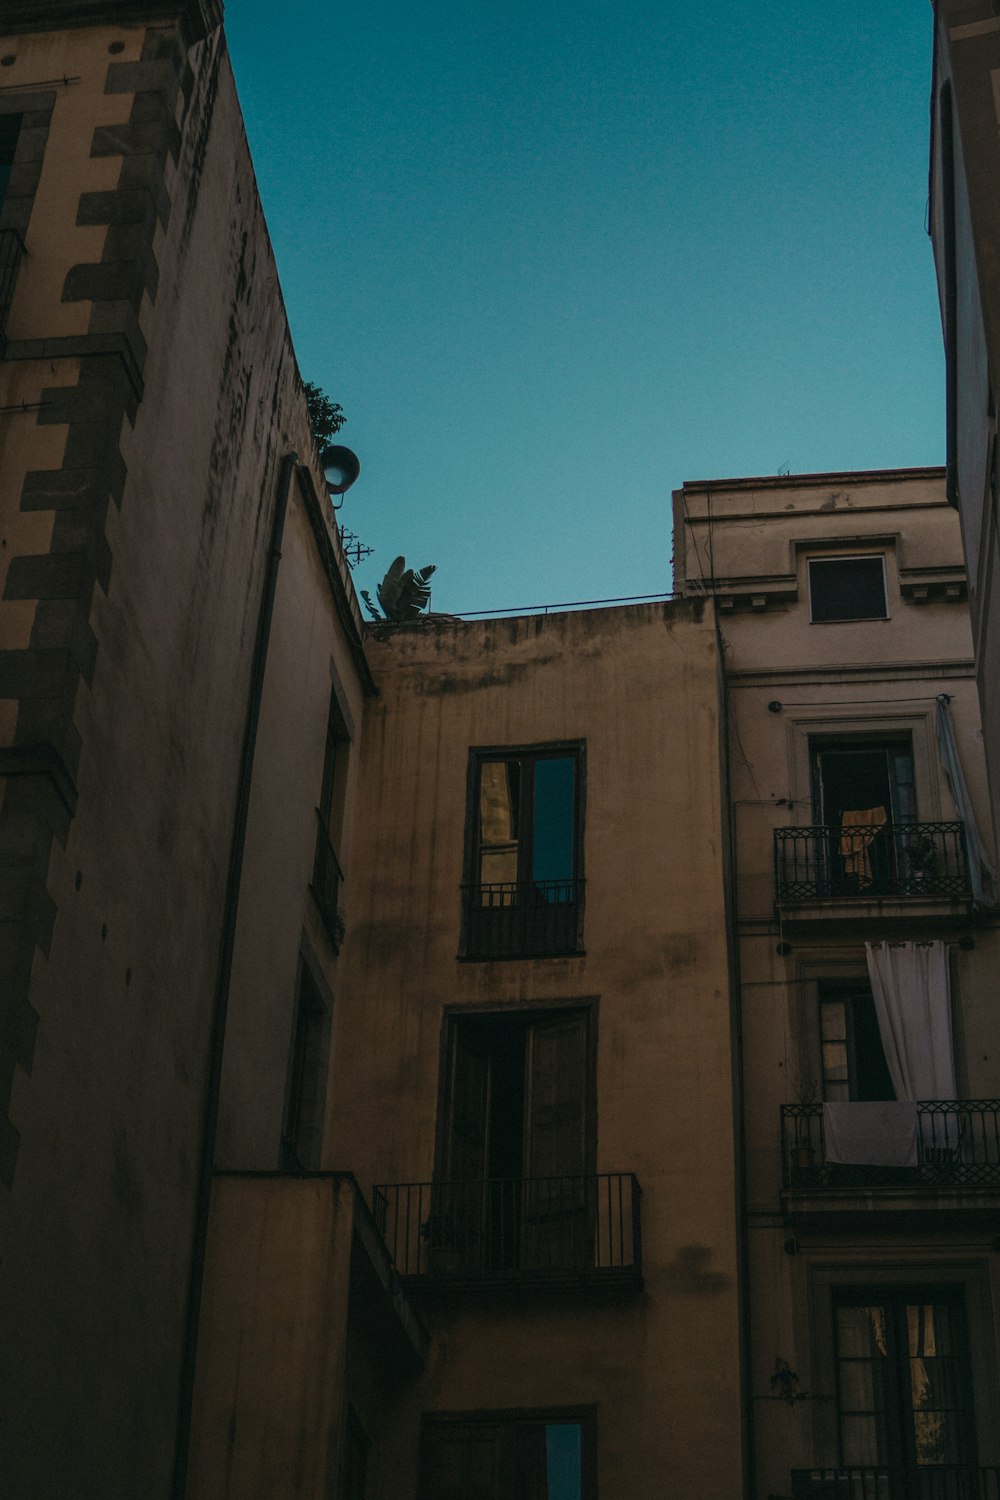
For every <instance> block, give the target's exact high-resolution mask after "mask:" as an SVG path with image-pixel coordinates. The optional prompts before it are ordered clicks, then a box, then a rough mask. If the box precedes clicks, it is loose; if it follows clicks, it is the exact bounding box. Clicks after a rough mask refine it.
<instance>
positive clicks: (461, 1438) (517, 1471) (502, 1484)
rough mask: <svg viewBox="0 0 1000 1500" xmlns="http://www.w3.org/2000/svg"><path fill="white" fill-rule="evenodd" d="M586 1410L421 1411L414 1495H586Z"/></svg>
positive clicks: (577, 1499) (589, 1434)
mask: <svg viewBox="0 0 1000 1500" xmlns="http://www.w3.org/2000/svg"><path fill="white" fill-rule="evenodd" d="M594 1446H595V1443H594V1417H593V1412H592V1411H589V1410H588V1411H578V1412H572V1411H571V1412H563V1411H551V1412H540V1411H535V1412H533V1411H523V1412H509V1413H508V1412H469V1413H466V1414H463V1413H456V1414H451V1413H449V1414H447V1415H434V1416H427V1417H425V1418H424V1422H423V1427H422V1431H421V1441H420V1489H419V1495H420V1500H592V1497H593V1496H594V1492H595V1491H594V1468H595V1462H594V1458H595V1455H594Z"/></svg>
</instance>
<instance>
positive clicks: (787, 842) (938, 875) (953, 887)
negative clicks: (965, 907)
mask: <svg viewBox="0 0 1000 1500" xmlns="http://www.w3.org/2000/svg"><path fill="white" fill-rule="evenodd" d="M774 883H775V892H776V894H777V899H778V900H779V901H818V900H828V899H830V898H833V899H835V900H844V901H852V900H853V901H858V900H880V899H882V900H884V899H890V900H907V899H918V898H920V897H922V896H923V897H927V896H950V897H953V898H954V897H958V898H960V899H961V898H963V897H967V896H968V895H969V865H968V857H967V855H966V848H965V828H964V826H963V825H962V824H961V823H882V824H881V825H876V826H872V827H864V826H859V827H848V828H834V827H828V826H819V827H812V828H776V829H775V830H774Z"/></svg>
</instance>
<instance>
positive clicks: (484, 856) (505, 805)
mask: <svg viewBox="0 0 1000 1500" xmlns="http://www.w3.org/2000/svg"><path fill="white" fill-rule="evenodd" d="M520 812H521V765H520V762H519V761H516V760H486V761H483V763H482V765H481V766H480V768H479V880H480V884H482V885H488V884H489V883H490V882H491V881H500V880H509V881H514V880H516V879H517V873H518V872H517V857H518V840H519V834H520V829H519V824H520Z"/></svg>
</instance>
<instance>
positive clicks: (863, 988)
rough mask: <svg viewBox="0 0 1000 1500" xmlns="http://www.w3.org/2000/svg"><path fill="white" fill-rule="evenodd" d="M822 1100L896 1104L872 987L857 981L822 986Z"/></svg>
mask: <svg viewBox="0 0 1000 1500" xmlns="http://www.w3.org/2000/svg"><path fill="white" fill-rule="evenodd" d="M819 1013H820V1037H821V1042H822V1053H823V1098H824V1099H825V1100H827V1101H830V1102H833V1101H837V1100H852V1099H858V1100H875V1099H895V1097H896V1093H895V1090H894V1089H893V1086H892V1079H891V1078H890V1077H889V1069H888V1066H887V1065H886V1060H885V1050H884V1048H883V1046H882V1037H881V1035H880V1033H879V1026H878V1016H877V1015H876V1013H875V1001H874V1000H873V998H872V992H871V987H870V985H868V984H865V983H864V982H862V981H860V980H821V981H820V986H819Z"/></svg>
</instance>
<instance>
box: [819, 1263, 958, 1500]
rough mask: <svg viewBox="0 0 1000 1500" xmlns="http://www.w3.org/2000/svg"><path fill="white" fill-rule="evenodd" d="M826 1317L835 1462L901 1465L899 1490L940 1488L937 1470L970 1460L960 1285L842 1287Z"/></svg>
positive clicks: (919, 1491) (917, 1491)
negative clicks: (833, 1371)
mask: <svg viewBox="0 0 1000 1500" xmlns="http://www.w3.org/2000/svg"><path fill="white" fill-rule="evenodd" d="M834 1320H835V1339H836V1361H837V1406H838V1419H839V1429H840V1461H841V1464H842V1466H843V1467H844V1468H854V1467H859V1468H877V1469H882V1470H897V1471H898V1470H905V1471H907V1472H911V1473H912V1474H913V1476H914V1480H913V1483H912V1484H911V1485H910V1487H909V1489H908V1490H907V1493H911V1492H912V1493H913V1494H915V1495H923V1494H925V1493H926V1494H927V1495H928V1496H932V1495H937V1494H939V1493H941V1494H943V1493H945V1492H944V1491H942V1490H940V1488H939V1487H937V1486H936V1479H935V1475H936V1474H937V1475H939V1476H940V1477H941V1479H942V1480H943V1479H944V1477H945V1476H944V1475H943V1474H941V1472H940V1471H941V1470H942V1469H943V1468H945V1467H947V1466H949V1465H963V1466H966V1467H973V1466H975V1464H976V1440H975V1424H974V1421H973V1410H972V1382H971V1377H970V1372H969V1361H968V1347H967V1340H966V1327H965V1310H964V1307H963V1301H962V1296H961V1293H960V1292H958V1291H955V1290H953V1289H951V1288H942V1287H924V1288H919V1289H912V1288H906V1289H902V1288H892V1289H889V1288H874V1289H867V1290H865V1291H858V1290H856V1289H853V1288H852V1289H851V1290H847V1289H844V1290H842V1291H839V1292H837V1293H836V1294H835V1301H834ZM922 1472H924V1473H925V1477H926V1483H925V1484H923V1485H922V1484H921V1483H920V1482H919V1481H920V1475H921V1473H922ZM947 1493H949V1494H950V1493H951V1491H950V1490H949V1491H947ZM956 1493H958V1492H957V1491H956Z"/></svg>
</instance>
